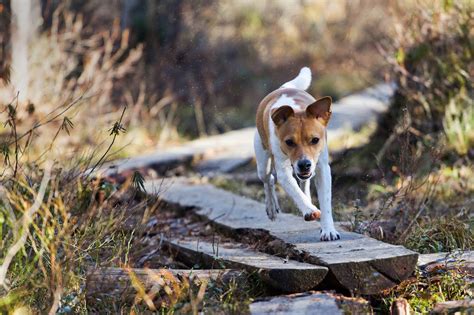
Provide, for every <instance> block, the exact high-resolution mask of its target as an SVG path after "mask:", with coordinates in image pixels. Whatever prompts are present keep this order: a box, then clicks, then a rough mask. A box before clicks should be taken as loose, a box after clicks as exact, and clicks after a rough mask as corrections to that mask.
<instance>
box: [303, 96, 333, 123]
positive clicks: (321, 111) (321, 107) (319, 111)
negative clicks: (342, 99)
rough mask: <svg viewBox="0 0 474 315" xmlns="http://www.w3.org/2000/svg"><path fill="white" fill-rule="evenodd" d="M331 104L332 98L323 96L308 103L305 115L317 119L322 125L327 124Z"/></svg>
mask: <svg viewBox="0 0 474 315" xmlns="http://www.w3.org/2000/svg"><path fill="white" fill-rule="evenodd" d="M331 105H332V98H331V97H330V96H325V97H323V98H320V99H319V100H317V101H316V102H314V103H313V104H311V105H309V106H308V107H307V108H306V115H308V116H310V117H314V118H316V119H318V120H319V121H321V123H322V124H323V125H324V126H327V125H328V122H329V118H331Z"/></svg>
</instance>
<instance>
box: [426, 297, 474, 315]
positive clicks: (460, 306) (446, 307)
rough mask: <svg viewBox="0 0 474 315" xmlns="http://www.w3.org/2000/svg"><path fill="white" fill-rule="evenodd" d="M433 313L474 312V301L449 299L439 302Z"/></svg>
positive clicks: (469, 314) (470, 313) (470, 314)
mask: <svg viewBox="0 0 474 315" xmlns="http://www.w3.org/2000/svg"><path fill="white" fill-rule="evenodd" d="M431 314H468V315H472V314H474V301H473V300H463V301H448V302H442V303H437V304H436V305H435V307H434V308H433V310H432V311H431Z"/></svg>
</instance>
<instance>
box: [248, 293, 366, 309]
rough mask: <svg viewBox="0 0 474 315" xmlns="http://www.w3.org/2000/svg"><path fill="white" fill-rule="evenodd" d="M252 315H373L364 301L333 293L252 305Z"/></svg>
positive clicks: (259, 302)
mask: <svg viewBox="0 0 474 315" xmlns="http://www.w3.org/2000/svg"><path fill="white" fill-rule="evenodd" d="M249 307H250V314H252V315H274V314H277V315H293V314H298V315H313V314H328V315H329V314H331V315H333V314H371V313H372V312H371V309H370V305H369V303H368V302H367V301H365V300H362V299H351V298H344V297H342V296H337V295H334V294H331V293H322V292H314V291H312V292H306V293H301V294H292V295H283V296H277V297H274V298H270V299H266V300H262V301H257V302H254V303H251V304H250V306H249Z"/></svg>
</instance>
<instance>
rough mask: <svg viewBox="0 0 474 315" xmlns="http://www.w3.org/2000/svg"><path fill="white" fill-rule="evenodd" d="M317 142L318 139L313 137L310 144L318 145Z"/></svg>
mask: <svg viewBox="0 0 474 315" xmlns="http://www.w3.org/2000/svg"><path fill="white" fill-rule="evenodd" d="M318 142H319V138H316V137H314V138H313V139H311V144H318Z"/></svg>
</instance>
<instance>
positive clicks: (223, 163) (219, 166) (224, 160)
mask: <svg viewBox="0 0 474 315" xmlns="http://www.w3.org/2000/svg"><path fill="white" fill-rule="evenodd" d="M251 161H252V157H251V156H246V157H242V158H238V157H237V158H236V157H219V158H215V159H210V160H204V161H202V162H199V163H197V164H196V167H195V169H196V171H198V172H199V173H201V174H203V175H212V174H216V173H217V174H225V173H231V172H233V171H235V170H236V169H238V168H240V167H242V166H245V165H247V164H249V163H250V162H251Z"/></svg>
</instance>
